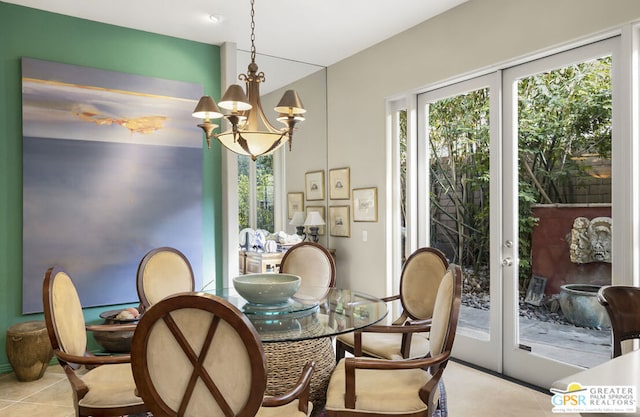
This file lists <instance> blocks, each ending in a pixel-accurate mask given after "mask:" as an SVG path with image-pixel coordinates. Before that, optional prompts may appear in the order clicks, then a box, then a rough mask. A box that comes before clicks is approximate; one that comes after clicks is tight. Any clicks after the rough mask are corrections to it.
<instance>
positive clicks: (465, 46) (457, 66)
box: [287, 0, 640, 295]
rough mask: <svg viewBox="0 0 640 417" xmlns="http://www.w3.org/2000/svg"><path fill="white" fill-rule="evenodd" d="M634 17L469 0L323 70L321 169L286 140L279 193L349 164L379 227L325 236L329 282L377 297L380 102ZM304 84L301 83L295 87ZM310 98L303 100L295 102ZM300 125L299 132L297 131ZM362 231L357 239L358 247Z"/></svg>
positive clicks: (629, 3)
mask: <svg viewBox="0 0 640 417" xmlns="http://www.w3.org/2000/svg"><path fill="white" fill-rule="evenodd" d="M638 19H640V1H637V0H471V1H469V2H467V3H465V4H462V5H461V6H459V7H457V8H455V9H453V10H450V11H448V12H446V13H444V14H442V15H439V16H437V17H435V18H433V19H431V20H429V21H427V22H424V23H422V24H420V25H418V26H416V27H414V28H412V29H410V30H408V31H406V32H404V33H401V34H399V35H397V36H395V37H393V38H391V39H388V40H387V41H384V42H382V43H380V44H378V45H375V46H373V47H371V48H369V49H367V50H365V51H363V52H361V53H359V54H357V55H354V56H352V57H350V58H348V59H345V60H343V61H341V62H339V63H337V64H335V65H332V66H330V67H329V68H328V73H327V79H328V83H327V89H328V90H327V91H328V103H327V108H328V114H327V120H328V128H327V141H328V142H327V148H328V154H327V160H326V164H325V163H323V162H322V161H320V156H321V154H322V152H324V150H323V149H322V148H323V145H320V144H315V143H312V142H311V141H310V140H309V141H303V139H302V136H303V135H302V133H301V134H300V135H299V137H298V138H297V139H296V142H295V143H294V152H295V154H293V155H296V157H295V158H290V157H289V156H287V162H288V166H287V187H288V189H289V191H299V190H302V189H303V178H304V172H306V171H309V170H314V169H323V168H325V166H326V169H332V168H339V167H350V168H351V188H361V187H369V186H375V187H378V200H379V201H378V203H379V204H378V209H379V212H378V218H379V221H378V222H377V223H353V221H352V222H351V237H350V238H340V237H329V240H328V243H327V244H328V246H329V247H332V248H335V249H336V250H337V269H338V285H344V286H349V287H351V288H353V289H356V290H362V291H366V292H369V293H371V294H375V295H385V288H386V286H385V280H386V277H385V271H386V270H387V265H386V259H387V255H386V253H385V239H387V236H385V222H386V221H387V213H386V212H385V199H386V198H387V195H388V194H390V190H387V189H386V188H385V183H386V177H385V175H386V174H385V172H386V171H385V161H386V155H385V149H386V144H385V141H386V138H385V129H386V127H385V99H386V98H388V97H391V96H397V95H398V94H401V93H405V92H417V91H419V90H420V89H423V88H424V87H425V86H429V85H434V84H436V83H439V82H442V81H445V80H447V79H452V78H456V77H459V76H461V75H463V74H467V73H470V72H473V71H477V70H482V69H485V68H489V67H498V66H501V65H503V64H504V63H506V62H513V61H515V60H517V59H519V58H522V57H525V56H531V55H533V54H535V53H537V52H540V51H544V50H550V49H552V48H554V47H557V46H561V45H563V44H567V43H569V42H571V41H574V40H577V39H581V38H584V37H587V36H591V35H594V34H598V33H601V32H604V31H609V30H612V29H616V28H619V27H620V26H621V25H622V24H625V23H628V22H631V21H634V20H638ZM311 81H313V80H310V79H308V78H307V79H305V80H302V81H301V82H299V83H297V86H296V88H297V89H299V90H302V89H303V88H301V86H302V85H304V84H305V82H311ZM309 91H313V89H310V90H309ZM310 99H311V98H310V97H309V96H304V95H303V100H304V102H305V105H306V104H307V100H310ZM312 115H313V113H310V116H309V117H315V116H312ZM306 123H307V122H305V124H306ZM307 128H308V125H307V126H304V127H302V126H301V132H302V129H307ZM310 133H311V132H308V131H306V130H305V135H306V134H310ZM318 139H320V138H318ZM303 147H305V148H304V149H303ZM316 152H318V153H317V154H316ZM299 153H301V154H303V155H302V156H301V157H300V158H298V157H297V155H298V154H299ZM293 155H292V156H293ZM310 155H312V156H310ZM316 155H317V157H316ZM292 159H295V161H294V160H292ZM325 172H326V171H325ZM326 201H327V202H328V204H329V205H332V204H335V205H340V204H343V203H342V202H338V201H330V200H326ZM363 230H366V231H367V233H368V241H367V242H363V241H362V231H363Z"/></svg>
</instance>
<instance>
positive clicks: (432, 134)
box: [418, 74, 502, 372]
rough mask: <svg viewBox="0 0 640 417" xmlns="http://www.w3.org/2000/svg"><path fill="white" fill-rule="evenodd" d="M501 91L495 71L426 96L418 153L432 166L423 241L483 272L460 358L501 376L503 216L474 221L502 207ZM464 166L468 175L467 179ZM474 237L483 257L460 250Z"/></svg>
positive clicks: (466, 311)
mask: <svg viewBox="0 0 640 417" xmlns="http://www.w3.org/2000/svg"><path fill="white" fill-rule="evenodd" d="M499 92H500V83H499V74H492V75H487V76H484V77H479V78H475V79H472V80H469V81H465V82H461V83H457V84H455V85H451V86H448V87H444V88H440V89H438V90H435V91H431V92H428V93H424V94H421V95H419V96H418V125H419V126H420V128H419V130H418V154H419V155H420V159H422V160H427V161H429V163H427V164H425V166H424V168H423V169H420V175H421V176H422V177H421V178H420V179H419V184H421V186H420V187H419V190H420V191H419V193H418V194H419V196H418V200H419V201H420V202H423V203H421V204H422V206H423V212H422V213H421V214H420V218H422V219H430V221H429V222H428V224H429V226H428V227H422V228H420V230H421V232H422V233H421V235H420V236H418V239H419V241H420V242H421V245H424V246H432V247H437V248H439V249H441V250H442V251H443V252H444V253H445V255H446V256H447V258H448V259H449V261H450V262H455V263H457V264H460V265H461V266H462V267H463V269H464V270H465V271H466V275H467V278H469V274H468V272H469V271H471V270H473V271H474V272H475V273H477V274H476V275H475V277H476V278H475V279H474V282H473V284H471V283H470V282H469V281H467V283H466V284H465V285H467V287H469V286H470V285H474V286H477V287H478V288H476V290H475V291H474V292H469V291H466V292H465V302H464V303H463V305H462V309H461V312H460V321H459V325H458V334H457V336H456V337H457V341H456V344H455V355H456V357H458V358H461V359H465V360H472V361H473V362H474V363H475V364H477V365H479V366H482V367H484V368H487V369H491V370H494V371H497V372H500V371H501V353H500V351H501V334H502V321H501V315H502V308H501V285H500V272H501V268H500V262H499V259H498V258H497V257H496V256H491V254H493V253H499V247H498V245H499V242H500V239H499V238H498V236H500V234H501V229H500V228H501V225H500V221H499V218H500V216H499V212H498V213H496V214H491V215H489V213H488V212H487V213H486V214H487V215H489V217H487V218H486V220H487V221H483V222H474V220H473V218H474V217H477V216H480V215H482V214H479V213H482V212H483V211H486V210H496V211H497V210H499V208H500V206H499V204H497V203H498V202H499V201H500V199H499V198H496V197H499V195H500V190H499V188H498V182H497V181H493V180H492V179H497V178H500V140H499V138H500V135H499V134H500V129H499V128H500V123H499V120H500V97H499ZM461 154H466V156H464V157H460V155H461ZM456 155H457V156H456ZM460 169H464V170H465V171H467V173H466V174H464V175H465V176H466V177H465V178H462V176H461V174H460V173H459V172H458V170H460ZM426 184H429V185H426ZM434 200H437V201H436V202H434ZM494 200H495V203H494ZM425 203H426V204H425ZM474 223H475V224H474ZM479 229H482V230H479ZM474 234H475V235H476V237H478V238H479V239H474V244H473V245H474V247H475V248H477V252H483V254H481V255H480V256H474V255H472V254H468V253H465V251H466V248H460V244H461V243H462V242H465V241H469V240H471V239H470V236H472V235H474ZM452 242H455V243H453V244H452ZM462 245H463V246H464V244H462ZM470 298H473V300H470ZM467 301H469V302H467ZM471 305H475V307H476V308H474V307H471Z"/></svg>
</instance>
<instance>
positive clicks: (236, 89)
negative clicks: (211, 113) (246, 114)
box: [218, 84, 252, 112]
mask: <svg viewBox="0 0 640 417" xmlns="http://www.w3.org/2000/svg"><path fill="white" fill-rule="evenodd" d="M218 105H219V106H220V107H222V108H223V109H226V110H230V111H232V112H238V111H244V110H249V109H251V107H252V106H251V104H249V99H248V98H247V95H246V94H245V93H244V90H243V89H242V87H240V86H239V85H238V84H231V85H230V86H229V88H227V91H226V92H225V93H224V95H223V96H222V98H221V99H220V102H219V103H218Z"/></svg>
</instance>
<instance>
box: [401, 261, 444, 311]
mask: <svg viewBox="0 0 640 417" xmlns="http://www.w3.org/2000/svg"><path fill="white" fill-rule="evenodd" d="M446 272H447V265H446V264H445V263H444V262H443V260H442V259H441V258H440V257H439V256H435V255H434V254H433V253H431V252H420V253H417V254H416V256H414V257H412V258H411V262H407V263H406V265H405V268H404V270H403V271H402V280H401V285H402V287H401V288H400V294H402V306H403V307H404V309H405V310H406V311H407V312H408V313H409V314H410V315H411V316H413V317H415V318H417V319H420V320H426V319H429V318H431V317H432V315H433V307H434V302H435V297H436V293H437V292H438V287H439V285H440V279H441V278H442V277H443V276H444V274H445V273H446ZM432 277H433V278H432Z"/></svg>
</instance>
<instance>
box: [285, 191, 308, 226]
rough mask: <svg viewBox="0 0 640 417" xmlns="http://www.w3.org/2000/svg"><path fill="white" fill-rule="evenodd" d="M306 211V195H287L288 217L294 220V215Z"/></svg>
mask: <svg viewBox="0 0 640 417" xmlns="http://www.w3.org/2000/svg"><path fill="white" fill-rule="evenodd" d="M296 211H304V193H288V194H287V217H288V218H289V220H291V219H293V213H295V212H296Z"/></svg>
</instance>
